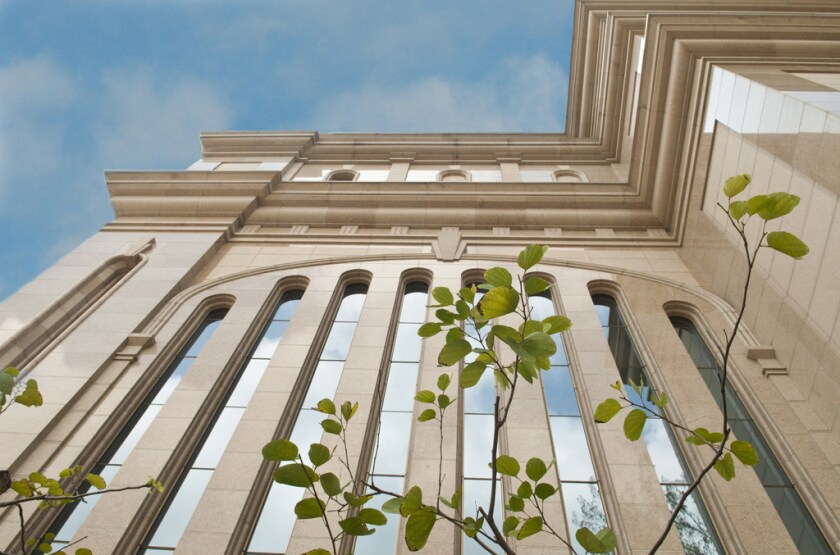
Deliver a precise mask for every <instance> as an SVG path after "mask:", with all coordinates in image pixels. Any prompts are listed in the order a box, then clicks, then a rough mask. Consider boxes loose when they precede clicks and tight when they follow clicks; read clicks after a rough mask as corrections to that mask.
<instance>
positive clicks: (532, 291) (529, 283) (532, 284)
mask: <svg viewBox="0 0 840 555" xmlns="http://www.w3.org/2000/svg"><path fill="white" fill-rule="evenodd" d="M549 287H551V284H549V283H548V282H547V281H546V280H544V279H542V278H538V277H532V278H528V279H527V280H526V281H525V294H527V295H536V294H538V293H542V292H543V291H545V290H546V289H548V288H549Z"/></svg>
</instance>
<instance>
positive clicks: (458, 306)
mask: <svg viewBox="0 0 840 555" xmlns="http://www.w3.org/2000/svg"><path fill="white" fill-rule="evenodd" d="M455 311H456V312H457V313H458V319H459V320H466V319H467V318H469V317H470V305H468V304H467V303H466V301H461V300H458V301H455Z"/></svg>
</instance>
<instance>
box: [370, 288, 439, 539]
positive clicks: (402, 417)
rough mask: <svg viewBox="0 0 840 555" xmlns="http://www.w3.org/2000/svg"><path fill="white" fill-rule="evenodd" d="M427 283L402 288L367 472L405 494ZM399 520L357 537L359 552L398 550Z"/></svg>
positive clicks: (378, 502) (380, 498)
mask: <svg viewBox="0 0 840 555" xmlns="http://www.w3.org/2000/svg"><path fill="white" fill-rule="evenodd" d="M427 304H429V286H428V285H427V284H426V283H423V282H417V281H415V282H410V283H408V284H406V286H405V287H404V292H403V297H402V303H401V307H400V315H399V321H398V322H397V329H396V334H395V338H394V346H393V349H392V351H391V360H390V363H389V365H388V378H387V382H386V384H385V394H384V396H383V401H382V411H381V412H380V415H379V429H378V430H377V436H376V443H375V445H374V453H373V460H372V463H371V467H370V472H369V474H368V477H369V480H370V482H371V483H374V484H376V485H377V486H378V487H381V488H383V489H386V490H388V491H393V492H400V493H402V491H403V488H404V486H405V472H406V464H407V462H408V441H409V439H410V438H411V424H412V414H413V410H414V396H415V395H416V393H417V374H418V372H419V367H420V347H421V344H422V341H421V339H420V336H419V335H417V330H418V329H420V326H421V325H423V321H424V319H425V317H426V305H427ZM386 500H387V498H386V497H385V496H383V495H380V496H378V497H377V498H375V500H374V501H373V502H372V503H376V505H373V504H371V505H370V506H371V507H374V506H375V507H377V508H381V505H382V503H384V502H385V501H386ZM399 524H400V520H399V518H397V517H396V516H394V517H392V518H389V519H388V524H386V525H385V526H381V527H379V528H377V530H376V533H375V534H372V535H370V536H361V537H359V538H357V539H356V549H355V551H356V553H381V554H386V553H394V552H395V551H396V546H397V532H398V530H399Z"/></svg>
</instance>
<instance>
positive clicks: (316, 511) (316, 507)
mask: <svg viewBox="0 0 840 555" xmlns="http://www.w3.org/2000/svg"><path fill="white" fill-rule="evenodd" d="M326 507H327V505H326V503H324V502H323V501H321V500H320V499H315V498H314V497H307V498H306V499H301V500H300V501H298V502H297V505H295V515H297V517H298V518H299V519H301V520H307V519H311V518H321V517H322V516H324V509H326Z"/></svg>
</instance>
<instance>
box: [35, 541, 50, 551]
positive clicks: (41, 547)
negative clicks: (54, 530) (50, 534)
mask: <svg viewBox="0 0 840 555" xmlns="http://www.w3.org/2000/svg"><path fill="white" fill-rule="evenodd" d="M38 551H40V552H42V553H49V552H50V551H52V545H50V544H48V543H47V542H41V543H40V544H38Z"/></svg>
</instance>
